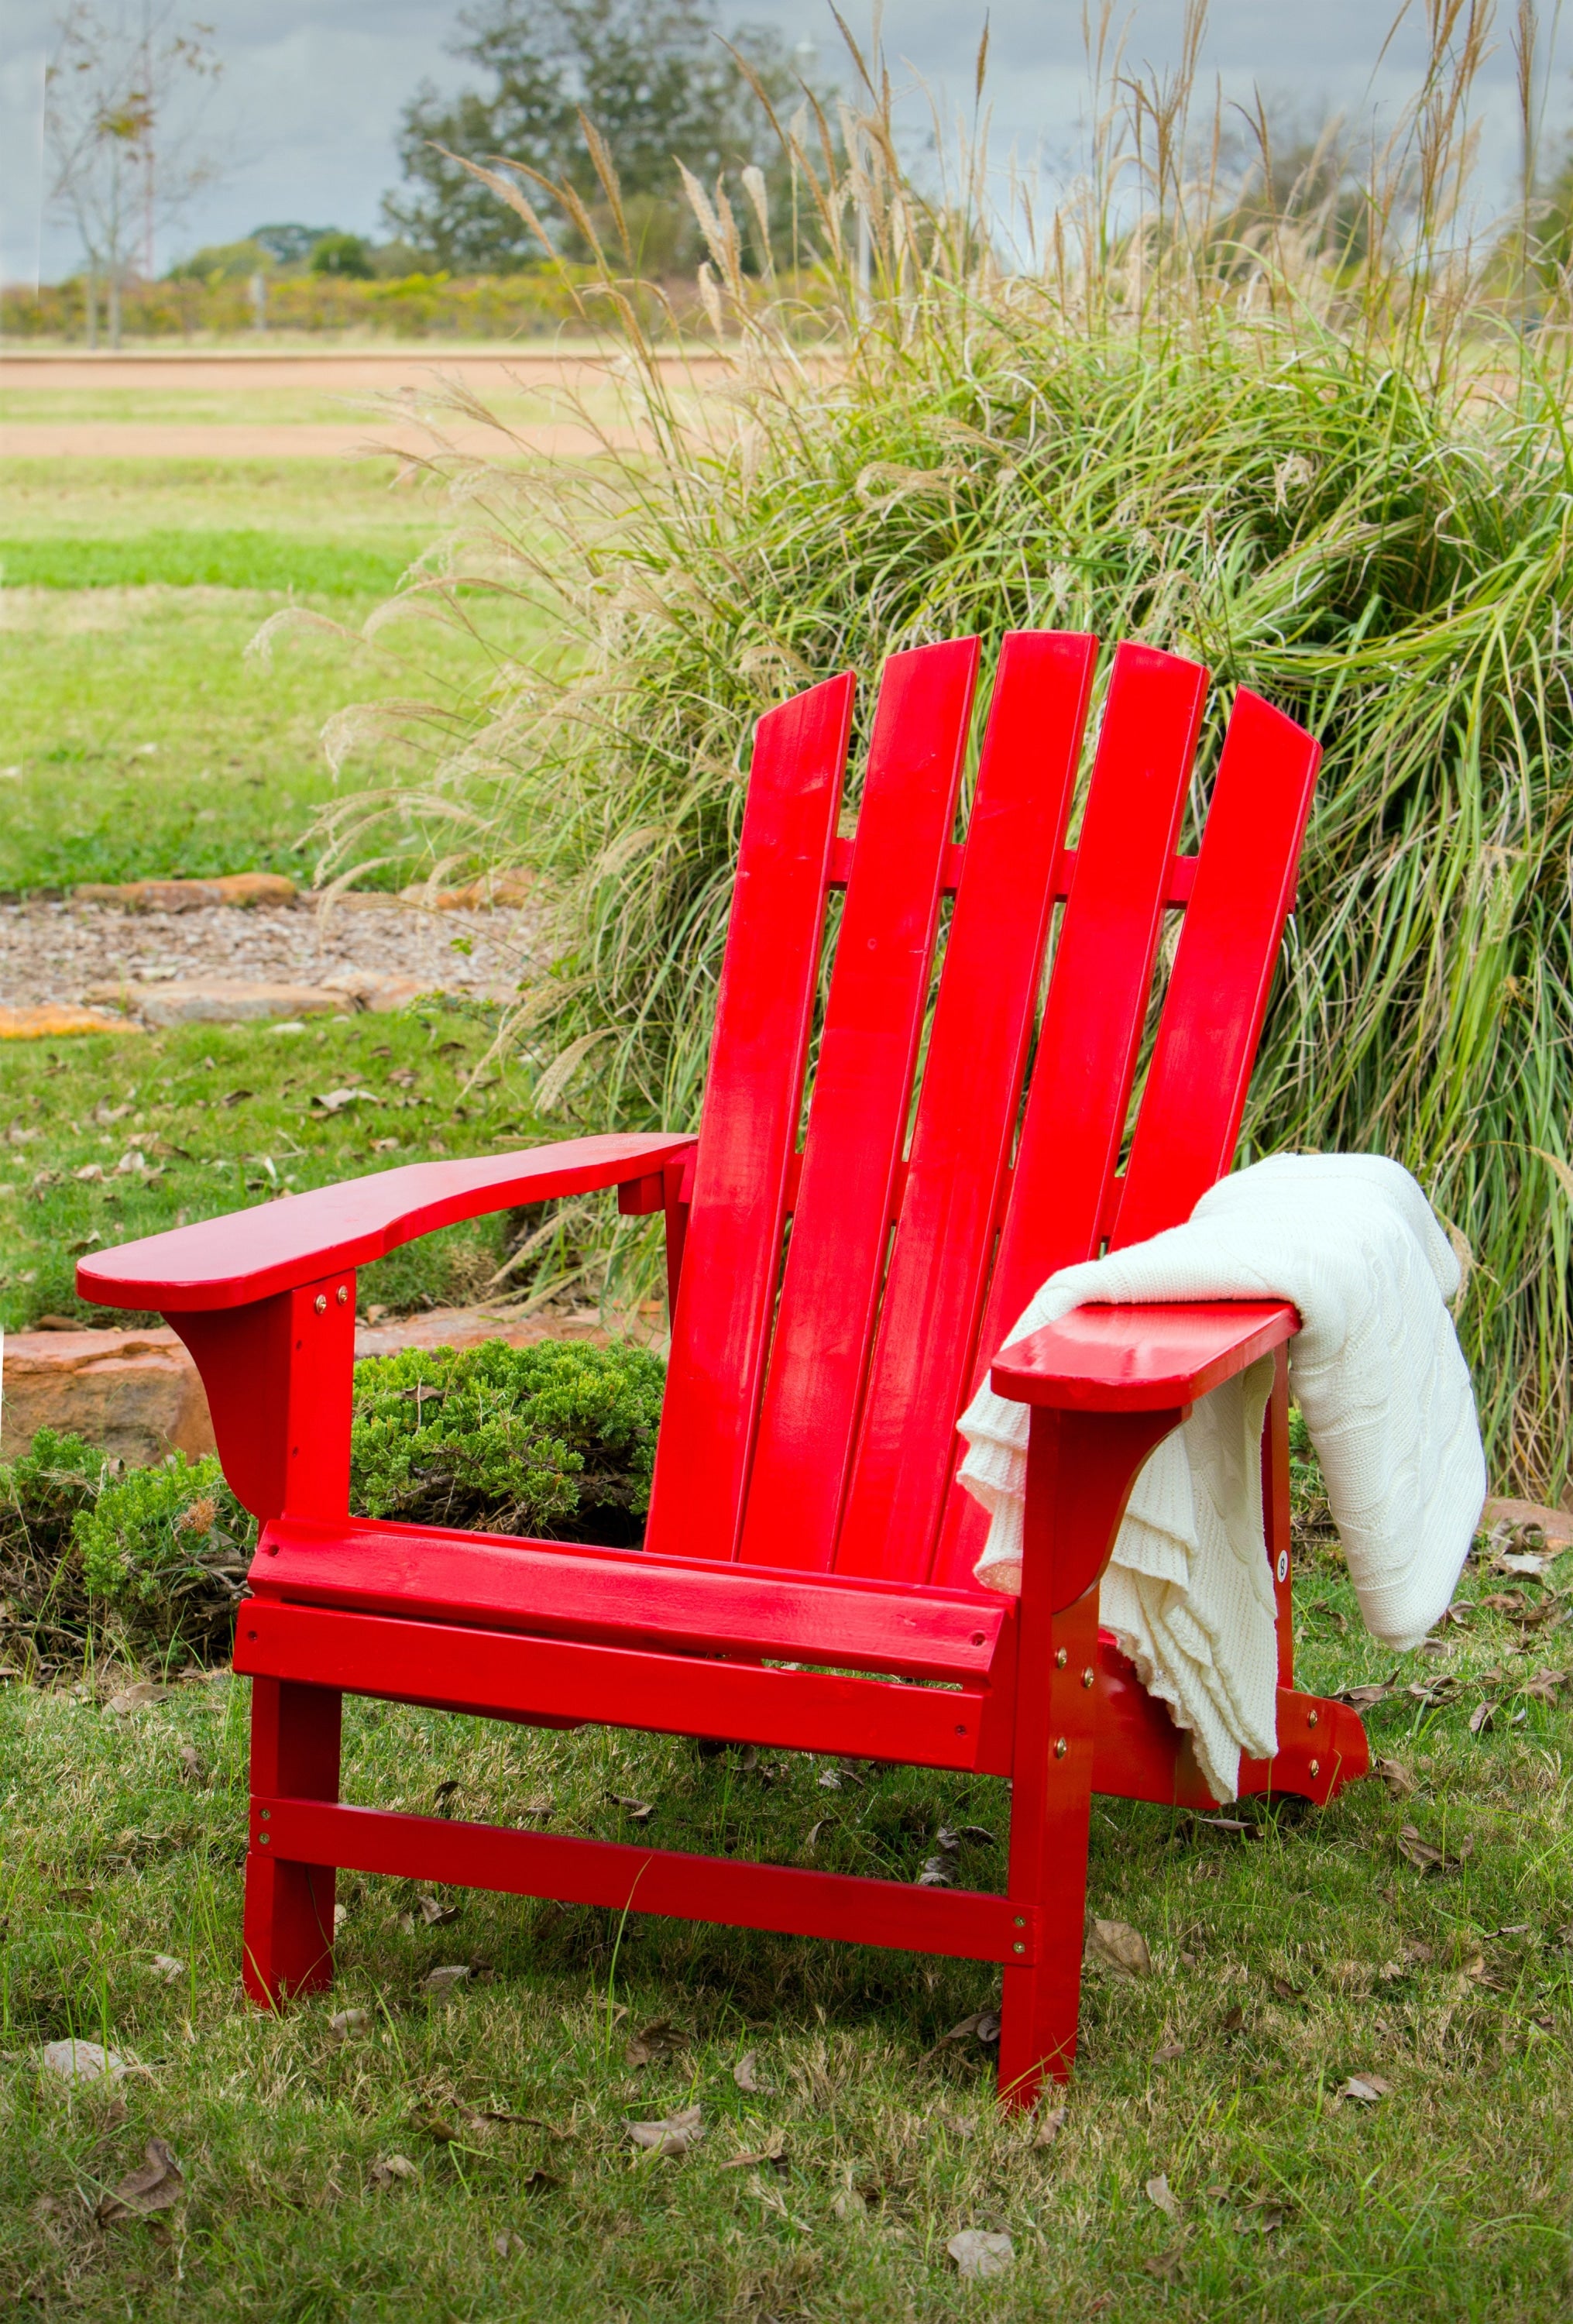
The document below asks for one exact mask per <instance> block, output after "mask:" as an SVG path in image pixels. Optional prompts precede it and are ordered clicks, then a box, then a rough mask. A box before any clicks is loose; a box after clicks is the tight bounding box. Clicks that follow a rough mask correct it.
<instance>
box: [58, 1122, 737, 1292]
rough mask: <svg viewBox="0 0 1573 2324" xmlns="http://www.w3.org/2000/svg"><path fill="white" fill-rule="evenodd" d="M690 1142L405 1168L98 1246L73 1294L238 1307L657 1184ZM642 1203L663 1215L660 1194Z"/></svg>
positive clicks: (560, 1150) (597, 1145)
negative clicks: (531, 1214) (415, 1247)
mask: <svg viewBox="0 0 1573 2324" xmlns="http://www.w3.org/2000/svg"><path fill="white" fill-rule="evenodd" d="M694 1144H695V1141H694V1139H692V1138H680V1137H668V1136H666V1135H664V1134H662V1135H648V1136H639V1135H635V1134H631V1133H630V1134H626V1135H624V1134H617V1135H612V1136H608V1137H604V1138H568V1139H562V1140H561V1141H560V1142H559V1143H557V1144H556V1145H553V1146H535V1147H530V1148H526V1149H525V1151H523V1152H522V1153H519V1154H487V1155H481V1156H479V1157H476V1158H475V1159H474V1160H472V1161H463V1162H414V1163H409V1164H406V1165H405V1167H403V1168H402V1169H398V1170H379V1171H376V1172H374V1173H373V1175H372V1176H369V1177H364V1178H349V1179H345V1181H344V1182H343V1183H342V1184H341V1185H336V1186H319V1187H317V1188H316V1189H315V1190H314V1191H313V1192H312V1193H310V1194H286V1195H284V1196H283V1197H282V1198H281V1200H279V1201H277V1202H272V1203H259V1204H258V1205H257V1206H256V1207H255V1208H254V1209H253V1210H249V1211H232V1212H230V1213H228V1215H227V1216H226V1217H224V1218H218V1219H206V1220H204V1221H203V1222H201V1223H200V1224H199V1225H198V1226H190V1227H177V1228H175V1229H174V1230H173V1231H171V1232H170V1233H168V1234H160V1235H148V1236H145V1237H144V1238H143V1240H142V1241H140V1242H128V1243H122V1244H121V1246H120V1247H119V1249H118V1250H102V1251H95V1252H94V1254H93V1256H92V1257H91V1259H84V1260H83V1261H82V1262H81V1264H80V1266H79V1267H78V1269H77V1289H78V1294H79V1296H81V1297H82V1298H84V1299H92V1300H96V1301H97V1303H98V1305H100V1306H103V1307H152V1308H156V1309H157V1310H158V1311H159V1313H160V1314H165V1315H174V1314H191V1313H192V1312H193V1311H199V1310H203V1309H209V1310H211V1309H215V1308H227V1307H245V1306H249V1305H252V1304H253V1302H254V1301H256V1300H259V1299H268V1298H271V1297H272V1296H273V1295H274V1294H275V1293H277V1292H281V1291H291V1290H294V1289H297V1288H298V1287H299V1286H300V1285H302V1284H306V1283H312V1282H315V1281H317V1278H318V1277H322V1276H325V1275H329V1274H333V1273H336V1272H338V1271H341V1270H343V1269H345V1268H356V1267H363V1266H365V1265H367V1264H368V1263H369V1262H370V1261H371V1260H373V1259H382V1258H383V1257H384V1256H385V1255H386V1253H387V1252H389V1251H391V1250H397V1249H398V1247H399V1245H400V1243H406V1242H413V1241H414V1240H416V1239H417V1237H418V1236H420V1235H425V1234H431V1233H433V1232H435V1231H436V1230H437V1228H438V1227H447V1226H452V1225H454V1224H455V1222H456V1221H458V1220H460V1219H474V1218H479V1217H481V1216H482V1215H483V1213H486V1212H488V1211H503V1210H511V1208H512V1207H513V1206H514V1205H515V1204H516V1203H544V1202H548V1201H550V1200H551V1199H552V1198H553V1197H554V1196H556V1195H558V1194H592V1193H593V1192H595V1191H596V1190H597V1189H598V1188H601V1187H605V1186H625V1185H630V1184H631V1183H634V1182H637V1181H639V1180H644V1179H656V1180H659V1178H660V1176H661V1173H662V1171H663V1169H664V1168H667V1167H671V1166H672V1165H674V1164H676V1163H678V1162H681V1161H682V1160H683V1159H684V1158H685V1156H686V1155H687V1154H689V1153H690V1152H691V1151H692V1150H693V1148H694ZM647 1207H649V1209H652V1210H654V1209H657V1208H658V1207H659V1202H658V1199H657V1200H652V1201H650V1202H649V1204H648V1205H647Z"/></svg>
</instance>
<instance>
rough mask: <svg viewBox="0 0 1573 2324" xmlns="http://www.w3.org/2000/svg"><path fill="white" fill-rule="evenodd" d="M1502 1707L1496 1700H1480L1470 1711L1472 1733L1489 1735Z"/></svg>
mask: <svg viewBox="0 0 1573 2324" xmlns="http://www.w3.org/2000/svg"><path fill="white" fill-rule="evenodd" d="M1501 1708H1502V1706H1501V1704H1500V1703H1496V1702H1478V1703H1476V1706H1475V1708H1474V1710H1473V1711H1471V1712H1470V1713H1469V1732H1470V1734H1471V1735H1489V1734H1490V1732H1491V1730H1492V1729H1493V1728H1494V1727H1495V1724H1496V1714H1497V1712H1498V1711H1500V1710H1501Z"/></svg>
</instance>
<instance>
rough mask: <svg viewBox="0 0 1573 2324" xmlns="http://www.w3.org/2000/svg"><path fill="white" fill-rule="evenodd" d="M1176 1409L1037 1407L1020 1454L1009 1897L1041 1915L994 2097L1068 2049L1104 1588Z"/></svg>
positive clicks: (1004, 2040) (1013, 1979) (1028, 2100)
mask: <svg viewBox="0 0 1573 2324" xmlns="http://www.w3.org/2000/svg"><path fill="white" fill-rule="evenodd" d="M1181 1418H1182V1415H1181V1414H1180V1413H1179V1412H1143V1413H1076V1412H1060V1411H1056V1410H1054V1409H1053V1408H1051V1407H1046V1406H1039V1407H1037V1408H1036V1409H1035V1411H1034V1413H1033V1416H1032V1435H1031V1439H1030V1443H1029V1449H1028V1453H1027V1482H1026V1530H1025V1541H1024V1545H1023V1549H1024V1554H1023V1559H1022V1588H1021V1618H1020V1631H1019V1645H1018V1654H1019V1661H1018V1663H1017V1666H1016V1748H1015V1754H1014V1763H1013V1777H1012V1784H1011V1801H1010V1869H1009V1877H1008V1882H1007V1894H1008V1895H1009V1896H1010V1898H1011V1900H1012V1901H1013V1902H1019V1903H1020V1904H1022V1905H1023V1906H1024V1907H1035V1911H1033V1912H1024V1914H1023V1921H1024V1924H1026V1926H1027V1927H1028V1928H1029V1929H1030V1928H1031V1927H1032V1926H1033V1925H1034V1924H1035V1925H1036V1929H1037V1932H1038V1933H1037V1936H1036V1938H1035V1941H1034V1940H1032V1939H1030V1938H1028V1939H1024V1942H1027V1943H1033V1944H1034V1950H1033V1955H1032V1958H1031V1959H1030V1960H1024V1961H1022V1962H1020V1963H1014V1962H1013V1963H1007V1967H1006V1970H1005V1992H1004V2001H1003V2005H1002V2008H1001V2012H1000V2033H999V2099H1000V2103H1001V2105H1002V2106H1006V2107H1010V2108H1012V2109H1015V2108H1019V2107H1031V2106H1033V2105H1034V2104H1035V2102H1036V2099H1037V2097H1038V2093H1039V2091H1040V2090H1041V2089H1042V2087H1043V2084H1044V2080H1045V2079H1048V2080H1054V2081H1060V2082H1062V2081H1065V2080H1068V2079H1069V2077H1070V2072H1071V2067H1072V2061H1073V2060H1074V2058H1075V2054H1076V2024H1077V2018H1078V2015H1079V2013H1080V2009H1081V1950H1082V1943H1083V1937H1084V1931H1085V1925H1086V1914H1087V1851H1088V1845H1089V1840H1090V1829H1091V1817H1092V1746H1093V1729H1094V1723H1095V1719H1096V1712H1097V1700H1098V1697H1097V1688H1096V1683H1095V1682H1096V1678H1097V1671H1098V1590H1099V1579H1100V1577H1101V1575H1102V1572H1103V1569H1104V1567H1105V1565H1106V1564H1107V1563H1108V1555H1109V1552H1110V1551H1111V1550H1112V1548H1113V1547H1114V1540H1115V1535H1117V1534H1118V1530H1119V1524H1120V1519H1121V1518H1122V1517H1124V1515H1125V1508H1126V1503H1127V1500H1128V1499H1129V1498H1130V1490H1131V1487H1132V1486H1133V1485H1134V1484H1135V1482H1136V1475H1137V1472H1138V1471H1139V1470H1140V1468H1141V1465H1142V1463H1143V1462H1144V1461H1145V1459H1146V1457H1147V1454H1148V1453H1149V1452H1151V1451H1152V1449H1153V1447H1154V1444H1156V1443H1159V1442H1160V1440H1161V1439H1162V1438H1164V1436H1166V1435H1168V1434H1169V1432H1170V1430H1171V1429H1173V1428H1175V1427H1177V1426H1178V1425H1179V1423H1180V1420H1181Z"/></svg>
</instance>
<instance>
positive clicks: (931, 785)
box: [684, 638, 978, 1568]
mask: <svg viewBox="0 0 1573 2324" xmlns="http://www.w3.org/2000/svg"><path fill="white" fill-rule="evenodd" d="M977 669H978V641H977V640H976V639H975V638H967V639H959V640H956V641H953V642H949V643H946V644H943V645H935V646H924V647H922V648H920V649H918V650H916V651H915V652H911V653H905V654H897V655H893V656H892V657H891V659H890V660H889V661H888V663H887V664H886V667H885V677H884V683H883V686H882V687H881V689H880V694H879V701H878V708H877V710H876V713H875V718H874V730H873V734H872V737H871V739H870V743H869V765H868V773H867V776H866V779H865V781H864V786H863V796H862V800H861V803H860V809H859V816H858V830H857V838H856V841H855V843H854V845H853V850H852V862H851V875H850V877H849V879H848V881H847V892H846V900H845V904H844V906H843V908H842V923H841V932H840V936H839V938H838V940H837V945H836V954H835V964H834V966H833V968H832V973H831V982H830V993H829V997H828V1000H827V1002H826V1006H825V1017H824V1028H823V1034H822V1036H821V1039H820V1046H819V1058H818V1064H817V1066H816V1070H815V1074H814V1095H813V1100H812V1102H811V1105H810V1108H809V1116H808V1130H807V1135H806V1138H805V1144H804V1154H803V1168H802V1176H801V1178H800V1181H799V1185H798V1192H797V1202H796V1210H795V1213H794V1215H793V1221H792V1233H791V1238H790V1241H789V1244H788V1247H787V1264H786V1271H785V1275H784V1277H783V1280H782V1286H781V1297H780V1305H779V1310H778V1313H777V1323H776V1333H775V1341H774V1344H773V1347H772V1350H771V1354H770V1360H769V1370H768V1378H767V1381H766V1386H765V1395H764V1403H763V1406H762V1409H761V1412H760V1416H759V1434H758V1442H757V1444H756V1446H755V1451H754V1459H753V1464H752V1468H751V1471H750V1478H749V1485H748V1505H747V1509H746V1512H745V1516H744V1521H743V1532H742V1544H741V1557H742V1558H743V1560H744V1562H745V1563H748V1564H750V1565H789V1566H800V1567H809V1568H814V1567H820V1568H828V1567H829V1565H830V1564H831V1563H832V1557H833V1554H834V1549H835V1540H836V1531H837V1527H838V1526H839V1523H840V1520H841V1513H842V1499H843V1497H844V1494H845V1490H846V1485H847V1477H848V1471H849V1468H850V1464H851V1450H852V1445H853V1442H854V1437H855V1431H856V1427H857V1422H858V1414H859V1407H860V1402H861V1397H862V1390H863V1382H864V1378H865V1374H866V1371H867V1366H868V1360H869V1341H870V1338H871V1336H872V1328H873V1323H874V1317H875V1314H876V1312H877V1308H878V1298H879V1292H880V1286H881V1282H882V1278H883V1276H884V1272H885V1261H886V1254H887V1250H888V1245H889V1235H890V1219H891V1213H892V1208H893V1202H894V1196H895V1192H896V1187H897V1171H898V1166H899V1165H900V1162H901V1159H902V1151H903V1148H904V1145H905V1142H906V1125H907V1115H908V1109H909V1104H910V1099H911V1093H912V1081H913V1074H914V1070H915V1065H916V1061H917V1052H918V1044H919V1039H920V1037H921V1034H922V1030H923V1023H924V1014H925V1012H926V1009H927V1003H928V988H929V980H930V968H931V964H932V961H933V956H934V936H935V931H936V927H937V924H938V918H939V906H940V894H941V889H942V885H943V878H944V871H945V867H946V859H947V854H948V848H949V842H950V838H951V834H952V826H953V824H954V821H955V814H956V798H957V793H958V791H959V788H960V785H961V761H962V754H963V752H964V749H965V745H966V739H967V729H968V721H969V718H970V712H971V705H972V690H973V687H974V684H975V681H976V677H977ZM692 1264H693V1253H692V1251H690V1252H689V1253H688V1254H686V1255H685V1260H684V1274H685V1276H686V1274H687V1271H688V1268H689V1267H690V1266H691V1265H692Z"/></svg>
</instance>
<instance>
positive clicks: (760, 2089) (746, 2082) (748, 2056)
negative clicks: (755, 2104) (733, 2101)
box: [731, 2050, 772, 2097]
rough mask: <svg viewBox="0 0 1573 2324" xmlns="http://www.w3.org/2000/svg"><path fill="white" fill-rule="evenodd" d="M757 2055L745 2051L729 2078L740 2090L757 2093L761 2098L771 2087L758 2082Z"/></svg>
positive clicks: (757, 2053)
mask: <svg viewBox="0 0 1573 2324" xmlns="http://www.w3.org/2000/svg"><path fill="white" fill-rule="evenodd" d="M758 2057H759V2052H758V2051H757V2050H745V2051H744V2052H743V2054H742V2056H741V2058H740V2059H739V2060H738V2061H737V2064H736V2065H735V2066H734V2067H733V2068H732V2070H731V2078H732V2080H733V2081H734V2082H735V2083H736V2084H737V2086H738V2088H739V2089H740V2090H748V2091H749V2092H750V2094H752V2093H757V2094H759V2096H761V2097H763V2096H765V2095H766V2094H768V2091H769V2090H770V2089H771V2088H772V2085H771V2084H770V2083H769V2082H762V2081H760V2080H759V2070H758V2068H757V2066H756V2064H755V2061H756V2059H757V2058H758Z"/></svg>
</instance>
